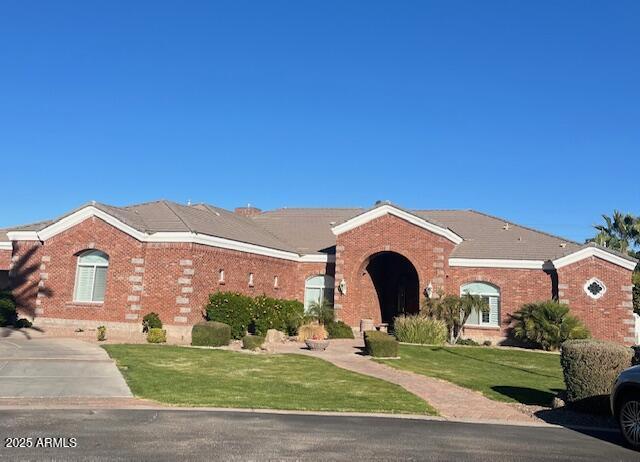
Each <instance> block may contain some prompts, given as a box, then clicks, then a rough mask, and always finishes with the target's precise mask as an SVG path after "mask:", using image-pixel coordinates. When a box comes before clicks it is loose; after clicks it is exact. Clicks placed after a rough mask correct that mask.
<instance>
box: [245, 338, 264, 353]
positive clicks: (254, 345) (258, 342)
mask: <svg viewBox="0 0 640 462" xmlns="http://www.w3.org/2000/svg"><path fill="white" fill-rule="evenodd" d="M263 343H264V337H262V336H260V335H245V336H244V337H242V349H244V350H252V351H253V350H257V349H258V348H260V347H261V346H262V344H263Z"/></svg>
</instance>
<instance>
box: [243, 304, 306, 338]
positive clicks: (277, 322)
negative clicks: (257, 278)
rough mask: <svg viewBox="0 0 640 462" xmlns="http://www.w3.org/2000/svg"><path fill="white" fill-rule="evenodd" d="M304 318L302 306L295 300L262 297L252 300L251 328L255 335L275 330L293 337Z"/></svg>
mask: <svg viewBox="0 0 640 462" xmlns="http://www.w3.org/2000/svg"><path fill="white" fill-rule="evenodd" d="M303 317H304V305H303V304H302V303H300V302H299V301H297V300H282V299H277V298H271V297H267V296H264V295H261V296H258V297H256V298H254V299H253V312H252V315H251V318H252V327H253V331H254V332H255V334H256V335H265V334H266V333H267V331H268V330H269V329H276V330H279V331H281V332H286V333H287V334H289V335H295V334H296V333H297V331H298V327H299V326H300V324H301V322H302V319H303Z"/></svg>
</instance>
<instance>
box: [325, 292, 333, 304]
mask: <svg viewBox="0 0 640 462" xmlns="http://www.w3.org/2000/svg"><path fill="white" fill-rule="evenodd" d="M324 299H325V300H326V301H327V302H328V303H329V304H330V305H331V306H333V287H332V288H330V289H325V290H324Z"/></svg>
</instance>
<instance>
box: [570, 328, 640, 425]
mask: <svg viewBox="0 0 640 462" xmlns="http://www.w3.org/2000/svg"><path fill="white" fill-rule="evenodd" d="M632 357H633V350H631V348H627V347H624V346H622V345H618V344H616V343H612V342H603V341H598V340H570V341H567V342H565V343H563V344H562V352H561V354H560V363H561V365H562V372H563V374H564V383H565V385H566V387H567V395H566V396H567V400H566V401H567V403H568V404H569V405H571V406H572V407H574V408H577V409H580V410H584V411H592V412H600V413H604V412H607V411H608V410H609V395H610V393H611V387H612V386H613V384H614V382H615V380H616V378H617V377H618V374H619V373H620V372H621V371H622V370H624V369H626V368H627V367H629V366H631V359H632Z"/></svg>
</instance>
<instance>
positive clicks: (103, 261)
mask: <svg viewBox="0 0 640 462" xmlns="http://www.w3.org/2000/svg"><path fill="white" fill-rule="evenodd" d="M78 262H79V264H81V265H101V266H106V265H108V264H109V258H108V257H107V256H106V255H105V254H104V253H102V252H100V251H98V250H90V251H89V252H85V253H83V254H82V255H81V256H80V259H79V261H78Z"/></svg>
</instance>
